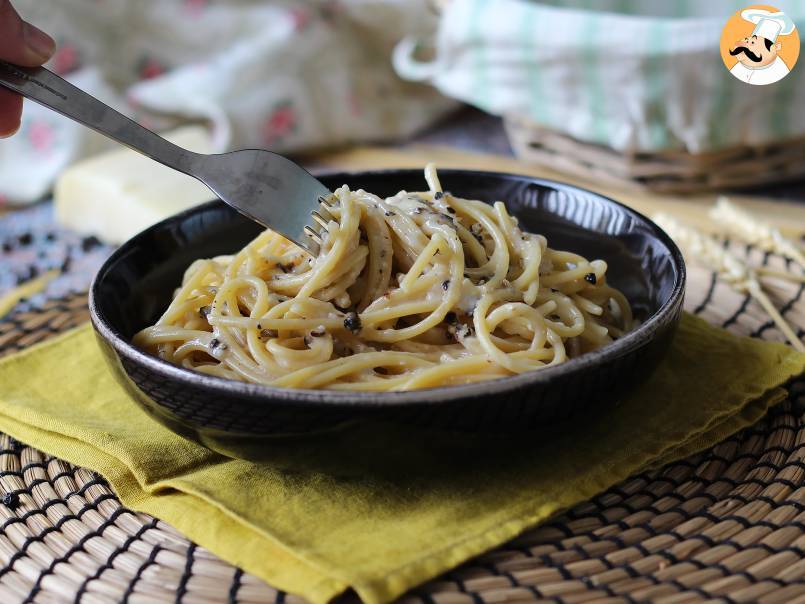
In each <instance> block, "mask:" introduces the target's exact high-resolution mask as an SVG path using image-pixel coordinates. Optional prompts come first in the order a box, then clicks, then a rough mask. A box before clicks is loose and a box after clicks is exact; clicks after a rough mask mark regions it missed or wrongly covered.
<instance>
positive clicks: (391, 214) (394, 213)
mask: <svg viewBox="0 0 805 604" xmlns="http://www.w3.org/2000/svg"><path fill="white" fill-rule="evenodd" d="M396 215H397V212H392V211H391V210H389V211H388V212H386V216H396Z"/></svg>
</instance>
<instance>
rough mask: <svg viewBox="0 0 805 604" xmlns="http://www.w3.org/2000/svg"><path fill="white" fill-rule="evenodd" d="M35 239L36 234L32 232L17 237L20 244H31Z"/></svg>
mask: <svg viewBox="0 0 805 604" xmlns="http://www.w3.org/2000/svg"><path fill="white" fill-rule="evenodd" d="M33 240H34V236H33V235H31V234H30V233H23V234H22V235H20V236H19V237H17V241H18V242H19V244H20V245H31V242H32V241H33Z"/></svg>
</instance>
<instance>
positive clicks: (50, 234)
mask: <svg viewBox="0 0 805 604" xmlns="http://www.w3.org/2000/svg"><path fill="white" fill-rule="evenodd" d="M55 240H56V233H54V232H53V231H49V232H48V233H47V234H46V235H45V241H55Z"/></svg>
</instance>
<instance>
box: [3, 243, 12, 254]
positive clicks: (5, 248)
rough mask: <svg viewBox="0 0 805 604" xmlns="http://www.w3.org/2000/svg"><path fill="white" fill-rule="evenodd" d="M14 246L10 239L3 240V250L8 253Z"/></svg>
mask: <svg viewBox="0 0 805 604" xmlns="http://www.w3.org/2000/svg"><path fill="white" fill-rule="evenodd" d="M13 249H14V248H13V247H11V244H10V243H9V242H8V241H5V242H3V251H4V252H5V253H6V254H8V253H9V252H10V251H11V250H13Z"/></svg>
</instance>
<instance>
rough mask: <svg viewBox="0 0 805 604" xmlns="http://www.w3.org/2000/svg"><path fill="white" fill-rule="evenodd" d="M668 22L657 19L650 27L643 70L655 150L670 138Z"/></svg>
mask: <svg viewBox="0 0 805 604" xmlns="http://www.w3.org/2000/svg"><path fill="white" fill-rule="evenodd" d="M666 23H667V22H666V21H663V20H660V19H655V20H654V22H653V23H652V24H651V27H650V28H649V32H648V35H647V40H646V42H647V49H646V50H647V52H648V55H649V56H648V60H646V61H645V62H644V63H643V65H644V70H643V79H644V82H645V86H646V90H645V96H646V98H647V99H648V105H647V107H646V121H647V122H648V126H649V128H648V136H649V146H650V148H651V149H653V150H657V151H659V150H662V149H665V148H666V147H668V145H669V143H670V140H669V137H668V127H667V118H668V116H667V115H666V111H665V102H666V95H664V94H663V91H664V89H665V82H666V81H667V78H666V71H665V69H664V67H665V63H666V55H665V41H666V39H667V32H665V31H664V30H665V24H666Z"/></svg>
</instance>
